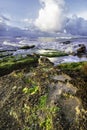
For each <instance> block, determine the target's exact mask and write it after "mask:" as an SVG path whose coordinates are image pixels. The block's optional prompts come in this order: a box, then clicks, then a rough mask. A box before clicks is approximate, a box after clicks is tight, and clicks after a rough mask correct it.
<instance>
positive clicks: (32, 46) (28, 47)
mask: <svg viewBox="0 0 87 130" xmlns="http://www.w3.org/2000/svg"><path fill="white" fill-rule="evenodd" d="M34 47H35V45H31V46H22V47H20V49H31V48H34Z"/></svg>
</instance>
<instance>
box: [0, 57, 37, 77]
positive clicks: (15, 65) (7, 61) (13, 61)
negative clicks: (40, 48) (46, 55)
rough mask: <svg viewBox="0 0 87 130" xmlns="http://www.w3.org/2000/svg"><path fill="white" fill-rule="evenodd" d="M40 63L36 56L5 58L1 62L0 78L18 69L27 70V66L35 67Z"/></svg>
mask: <svg viewBox="0 0 87 130" xmlns="http://www.w3.org/2000/svg"><path fill="white" fill-rule="evenodd" d="M37 62H38V57H34V56H26V57H24V58H23V57H22V56H21V57H20V56H19V57H15V56H10V57H7V58H6V57H5V58H3V59H2V60H1V61H0V76H1V75H4V74H8V73H10V72H12V71H13V70H16V69H21V68H25V67H26V66H27V65H29V66H31V65H32V66H34V64H33V63H35V64H36V63H37Z"/></svg>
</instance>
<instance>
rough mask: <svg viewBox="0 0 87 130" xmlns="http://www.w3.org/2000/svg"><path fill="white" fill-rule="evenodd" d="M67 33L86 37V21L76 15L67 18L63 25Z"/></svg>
mask: <svg viewBox="0 0 87 130" xmlns="http://www.w3.org/2000/svg"><path fill="white" fill-rule="evenodd" d="M65 28H66V31H67V33H71V34H73V35H87V20H85V19H84V18H81V17H78V16H76V15H74V16H72V18H67V21H66V25H65Z"/></svg>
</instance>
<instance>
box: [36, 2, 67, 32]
mask: <svg viewBox="0 0 87 130" xmlns="http://www.w3.org/2000/svg"><path fill="white" fill-rule="evenodd" d="M40 2H41V4H42V8H41V9H40V10H39V16H38V18H37V19H36V21H35V25H36V26H37V27H38V28H39V29H40V30H41V31H45V32H50V31H60V30H61V29H62V28H63V22H64V19H65V16H64V8H65V6H64V5H65V2H64V0H40Z"/></svg>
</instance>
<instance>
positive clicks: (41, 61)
mask: <svg viewBox="0 0 87 130" xmlns="http://www.w3.org/2000/svg"><path fill="white" fill-rule="evenodd" d="M38 62H39V64H40V65H46V64H49V65H54V64H53V63H52V62H51V61H50V60H49V59H48V58H47V57H40V58H39V60H38Z"/></svg>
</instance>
